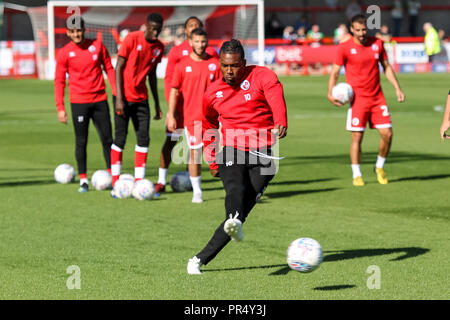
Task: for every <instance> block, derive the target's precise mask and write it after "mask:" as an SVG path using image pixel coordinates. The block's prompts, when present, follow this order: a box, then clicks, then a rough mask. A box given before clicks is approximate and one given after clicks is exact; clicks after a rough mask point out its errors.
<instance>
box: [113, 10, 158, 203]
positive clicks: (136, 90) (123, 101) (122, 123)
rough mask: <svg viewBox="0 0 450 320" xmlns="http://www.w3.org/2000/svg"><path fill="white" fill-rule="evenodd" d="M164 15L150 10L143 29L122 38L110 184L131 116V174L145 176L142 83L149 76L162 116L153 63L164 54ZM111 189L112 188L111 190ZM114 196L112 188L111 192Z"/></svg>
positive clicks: (145, 95) (145, 118)
mask: <svg viewBox="0 0 450 320" xmlns="http://www.w3.org/2000/svg"><path fill="white" fill-rule="evenodd" d="M162 25H163V18H162V16H161V15H160V14H159V13H151V14H150V15H149V16H148V17H147V22H146V23H145V26H146V29H145V31H134V32H131V33H129V34H128V35H127V37H126V38H125V39H124V41H123V42H122V44H121V46H120V49H119V52H118V57H117V65H116V82H117V99H116V102H115V114H114V123H115V137H114V144H113V145H112V147H111V171H112V184H113V186H114V184H115V183H116V181H117V180H118V179H119V176H120V172H121V169H122V152H123V149H124V147H125V142H126V139H127V134H128V123H129V120H130V118H131V121H132V122H133V126H134V130H135V132H136V140H137V145H136V147H135V155H134V166H135V169H134V177H135V180H136V181H138V180H141V179H143V178H144V177H145V166H146V163H147V155H148V145H149V143H150V136H149V129H150V128H149V127H150V108H149V104H148V89H147V86H146V84H145V82H146V79H147V77H148V81H149V85H150V89H151V91H152V94H153V99H154V101H155V113H156V114H155V117H154V118H153V119H155V120H159V119H161V117H162V113H161V108H160V106H159V97H158V90H157V79H156V66H157V64H158V63H159V62H160V61H161V58H162V56H163V54H164V45H163V43H162V42H161V41H159V40H158V35H159V33H160V32H161V28H162ZM113 191H114V190H113ZM111 195H112V196H113V197H115V195H114V192H112V193H111Z"/></svg>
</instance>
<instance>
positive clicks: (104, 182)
mask: <svg viewBox="0 0 450 320" xmlns="http://www.w3.org/2000/svg"><path fill="white" fill-rule="evenodd" d="M91 182H92V186H93V187H94V189H95V190H99V191H100V190H106V189H110V188H111V182H112V176H111V174H110V173H109V172H108V171H106V170H97V171H95V172H94V174H93V175H92V178H91Z"/></svg>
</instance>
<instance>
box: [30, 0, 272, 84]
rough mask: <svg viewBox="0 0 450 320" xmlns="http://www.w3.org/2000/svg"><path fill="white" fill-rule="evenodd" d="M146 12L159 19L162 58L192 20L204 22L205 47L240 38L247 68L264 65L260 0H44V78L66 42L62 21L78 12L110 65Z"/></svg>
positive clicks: (160, 72) (49, 74) (161, 69)
mask: <svg viewBox="0 0 450 320" xmlns="http://www.w3.org/2000/svg"><path fill="white" fill-rule="evenodd" d="M152 12H157V13H160V14H161V15H162V16H163V19H164V25H163V29H162V32H161V34H160V35H159V39H160V40H161V41H162V42H163V43H164V44H165V45H166V51H165V56H167V54H168V53H169V51H170V49H171V48H172V47H173V46H175V45H178V44H180V43H181V42H183V41H184V40H185V34H184V23H185V21H186V19H187V18H188V17H191V16H196V17H198V18H199V19H200V20H202V21H203V23H204V28H205V30H206V32H207V33H208V38H209V45H210V46H212V47H214V48H215V49H216V50H218V49H219V48H220V46H221V44H222V43H223V42H224V41H226V40H229V39H231V38H236V39H239V40H241V42H242V44H243V46H244V48H245V50H246V58H247V61H248V62H249V64H259V65H263V64H264V0H222V1H217V0H167V1H146V0H143V1H114V0H108V1H89V0H76V1H60V0H50V1H48V3H47V26H46V27H48V28H46V30H45V31H46V32H47V39H46V41H45V43H46V44H47V46H46V47H47V50H48V62H47V63H46V66H45V69H46V72H45V73H46V76H45V77H46V78H47V79H52V78H53V73H54V65H55V57H56V56H57V54H58V51H59V49H61V48H62V47H63V46H64V45H65V44H67V43H68V42H69V39H68V38H67V36H66V20H67V18H69V17H70V16H71V15H73V14H81V16H82V17H83V19H84V21H85V23H86V37H87V38H97V39H101V40H102V41H103V43H104V44H105V46H106V48H107V49H108V52H109V54H110V55H111V57H112V60H113V63H115V59H116V56H117V51H118V47H119V46H120V43H121V42H122V40H123V39H124V37H125V36H126V35H127V33H129V32H131V31H136V30H140V29H141V28H144V26H143V25H144V23H145V21H146V18H147V16H148V14H150V13H152ZM38 29H39V28H38ZM41 29H43V28H42V27H41ZM141 30H142V29H141ZM41 36H42V34H41ZM164 62H165V60H163V63H161V64H160V65H159V66H158V76H159V77H163V75H164V70H165V63H164Z"/></svg>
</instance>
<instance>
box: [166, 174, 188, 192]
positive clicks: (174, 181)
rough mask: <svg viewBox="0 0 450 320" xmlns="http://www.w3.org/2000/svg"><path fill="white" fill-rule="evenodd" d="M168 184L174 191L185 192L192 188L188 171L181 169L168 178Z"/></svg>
mask: <svg viewBox="0 0 450 320" xmlns="http://www.w3.org/2000/svg"><path fill="white" fill-rule="evenodd" d="M170 186H171V187H172V190H173V191H175V192H185V191H191V190H192V184H191V179H190V178H189V172H187V171H181V172H177V173H175V174H174V175H173V176H172V178H171V179H170Z"/></svg>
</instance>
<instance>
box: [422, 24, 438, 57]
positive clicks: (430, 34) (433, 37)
mask: <svg viewBox="0 0 450 320" xmlns="http://www.w3.org/2000/svg"><path fill="white" fill-rule="evenodd" d="M423 31H424V32H425V40H424V41H425V52H426V53H427V55H428V62H434V60H435V57H436V55H437V54H439V52H441V43H440V40H439V35H438V32H437V31H436V29H435V28H434V27H433V25H432V24H431V23H430V22H426V23H424V25H423Z"/></svg>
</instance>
